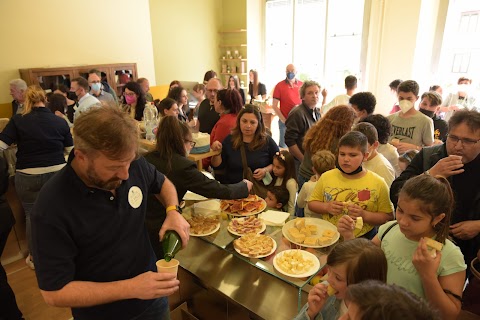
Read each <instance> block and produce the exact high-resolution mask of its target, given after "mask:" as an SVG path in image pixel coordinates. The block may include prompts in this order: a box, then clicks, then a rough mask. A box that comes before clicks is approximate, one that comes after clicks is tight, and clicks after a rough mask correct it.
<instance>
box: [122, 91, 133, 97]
mask: <svg viewBox="0 0 480 320" xmlns="http://www.w3.org/2000/svg"><path fill="white" fill-rule="evenodd" d="M123 95H124V96H130V97H133V96H134V95H135V92H130V93H126V92H124V93H123Z"/></svg>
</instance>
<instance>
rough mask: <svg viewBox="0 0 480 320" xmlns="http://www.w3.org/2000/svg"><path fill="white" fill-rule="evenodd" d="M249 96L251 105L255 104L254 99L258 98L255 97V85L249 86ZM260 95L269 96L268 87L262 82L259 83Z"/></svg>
mask: <svg viewBox="0 0 480 320" xmlns="http://www.w3.org/2000/svg"><path fill="white" fill-rule="evenodd" d="M248 94H249V95H250V103H253V99H254V98H256V97H254V96H253V83H252V82H250V83H249V84H248ZM258 94H259V95H261V96H263V95H266V94H267V87H265V85H264V84H263V83H261V82H259V83H258Z"/></svg>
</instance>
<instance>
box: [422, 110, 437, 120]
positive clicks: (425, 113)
mask: <svg viewBox="0 0 480 320" xmlns="http://www.w3.org/2000/svg"><path fill="white" fill-rule="evenodd" d="M419 111H420V112H421V113H423V114H424V115H426V116H427V117H429V118H433V116H434V115H435V111H430V110H425V109H422V108H420V110H419Z"/></svg>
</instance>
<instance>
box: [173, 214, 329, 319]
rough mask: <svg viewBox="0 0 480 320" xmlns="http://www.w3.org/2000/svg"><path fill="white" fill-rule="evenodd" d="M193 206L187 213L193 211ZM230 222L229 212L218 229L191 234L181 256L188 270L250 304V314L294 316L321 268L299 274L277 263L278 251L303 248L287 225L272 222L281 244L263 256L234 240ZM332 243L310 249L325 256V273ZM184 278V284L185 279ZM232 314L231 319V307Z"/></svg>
mask: <svg viewBox="0 0 480 320" xmlns="http://www.w3.org/2000/svg"><path fill="white" fill-rule="evenodd" d="M192 208H193V206H191V205H187V206H186V208H185V209H184V215H186V216H188V215H190V214H191V213H192ZM293 218H294V217H290V218H289V219H293ZM228 223H229V218H228V217H226V216H223V217H221V222H220V224H221V225H220V229H219V230H218V231H217V232H215V233H214V234H212V235H209V236H204V237H195V236H191V237H190V241H189V244H188V246H187V247H186V248H185V249H183V250H181V251H180V252H179V253H177V255H176V258H177V259H178V260H179V261H180V266H181V269H182V271H185V272H187V273H188V274H189V275H190V276H192V277H193V278H194V279H195V281H196V282H197V283H199V284H201V286H202V287H203V288H204V289H205V290H207V291H210V292H212V293H214V294H215V295H217V296H219V297H222V298H223V299H225V300H227V301H228V302H229V303H233V304H234V305H236V306H237V307H239V308H242V309H244V310H245V312H247V313H248V317H249V318H250V319H292V318H293V317H294V316H295V315H296V314H297V313H298V311H299V310H300V309H301V307H302V306H303V305H304V304H305V303H306V302H307V296H308V291H309V290H310V289H311V286H310V285H309V281H310V280H311V278H313V277H314V276H315V274H316V273H314V274H313V275H312V276H310V277H307V278H301V279H298V278H292V277H288V276H285V275H283V274H282V273H280V272H278V271H277V270H276V269H275V268H274V266H273V259H274V257H275V256H276V254H278V253H279V252H281V251H284V250H287V249H295V248H297V246H296V245H295V244H291V243H290V242H289V241H288V240H287V239H286V238H285V237H284V236H283V234H282V227H274V226H267V228H266V230H265V232H264V234H266V235H269V236H270V237H272V238H273V239H274V240H275V242H276V243H277V249H276V251H275V252H274V253H273V254H271V255H270V256H268V257H266V258H261V259H257V258H248V257H245V256H242V255H240V254H239V253H237V251H236V250H235V249H234V247H233V240H235V239H237V238H238V237H237V236H235V235H233V234H231V233H230V232H229V231H228V230H227V226H228ZM330 248H331V247H328V248H322V249H308V251H309V252H311V253H313V254H315V255H316V256H317V257H318V258H319V260H320V269H319V271H320V272H321V271H322V269H323V267H324V266H325V263H326V257H327V254H328V252H329V251H330ZM304 249H306V248H304ZM180 281H181V283H182V279H180ZM180 290H182V284H181V285H180ZM217 304H218V302H217ZM197 305H198V303H197ZM194 309H197V308H196V307H195V308H194ZM230 309H232V307H230ZM204 312H207V313H206V314H205V313H204V314H203V317H201V318H209V317H211V314H208V311H204ZM237 312H238V311H237ZM227 314H228V315H229V316H228V319H230V314H229V313H228V310H227Z"/></svg>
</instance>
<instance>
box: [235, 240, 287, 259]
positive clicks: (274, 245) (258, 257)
mask: <svg viewBox="0 0 480 320" xmlns="http://www.w3.org/2000/svg"><path fill="white" fill-rule="evenodd" d="M266 237H269V238H270V239H271V240H272V241H273V248H272V250H271V251H270V252H269V253H267V254H264V255H259V256H256V257H252V256H249V255H248V254H245V253H241V252H240V251H238V250H237V248H235V245H234V246H233V248H234V249H235V251H237V253H238V254H239V255H241V256H244V257H247V258H255V259H260V258H265V257H268V256H269V255H271V254H272V253H274V252H275V250H277V242H275V240H274V239H273V238H272V237H270V236H266Z"/></svg>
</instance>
